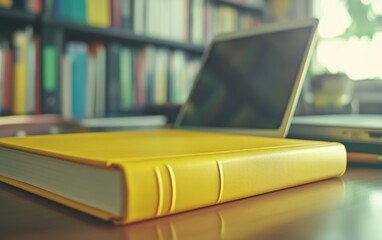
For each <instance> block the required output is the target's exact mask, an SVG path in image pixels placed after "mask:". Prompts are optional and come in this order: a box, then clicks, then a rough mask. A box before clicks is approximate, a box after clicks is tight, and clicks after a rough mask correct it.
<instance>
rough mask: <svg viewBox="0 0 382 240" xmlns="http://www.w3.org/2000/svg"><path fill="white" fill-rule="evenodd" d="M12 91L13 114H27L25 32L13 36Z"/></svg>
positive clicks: (26, 49) (26, 44) (26, 46)
mask: <svg viewBox="0 0 382 240" xmlns="http://www.w3.org/2000/svg"><path fill="white" fill-rule="evenodd" d="M14 47H15V48H14V51H15V52H14V54H15V64H14V89H13V91H14V92H13V102H14V105H13V113H14V114H26V113H27V62H28V60H27V58H28V41H27V34H26V32H23V31H20V32H16V33H15V35H14Z"/></svg>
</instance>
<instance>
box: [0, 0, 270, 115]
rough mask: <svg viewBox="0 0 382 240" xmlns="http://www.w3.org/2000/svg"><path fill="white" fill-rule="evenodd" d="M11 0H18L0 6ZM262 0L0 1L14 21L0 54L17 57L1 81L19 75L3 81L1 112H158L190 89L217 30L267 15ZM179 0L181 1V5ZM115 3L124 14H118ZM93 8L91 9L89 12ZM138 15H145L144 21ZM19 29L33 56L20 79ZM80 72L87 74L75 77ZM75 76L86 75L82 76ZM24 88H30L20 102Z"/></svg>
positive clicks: (1, 37) (1, 69)
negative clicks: (164, 13) (167, 12)
mask: <svg viewBox="0 0 382 240" xmlns="http://www.w3.org/2000/svg"><path fill="white" fill-rule="evenodd" d="M4 2H7V3H13V5H12V6H9V5H8V6H2V5H1V4H4ZM80 2H81V3H80ZM173 2H176V4H175V5H174V3H173ZM255 2H256V4H255ZM262 3H263V0H256V1H254V0H247V1H235V0H176V1H174V0H166V1H155V0H144V1H138V0H97V1H92V0H64V1H63V0H13V1H12V0H5V1H3V2H0V19H1V20H2V21H3V22H4V23H7V26H6V27H4V28H3V30H1V31H0V47H1V48H0V54H2V55H1V57H2V58H1V59H5V58H3V55H4V52H5V50H7V51H8V50H9V51H10V52H11V55H12V61H11V62H12V64H11V66H7V67H8V68H10V69H8V70H7V71H8V75H9V74H10V76H7V77H8V80H6V78H5V77H4V74H5V72H7V71H6V69H5V68H6V66H4V63H5V62H4V61H2V62H1V65H0V76H1V77H0V84H2V86H4V84H7V81H8V85H9V82H12V86H7V88H3V90H1V89H0V116H6V115H19V114H50V113H55V114H60V115H62V116H64V118H66V119H75V120H76V119H77V120H79V119H82V118H94V117H113V116H121V115H122V116H129V115H141V114H147V113H151V112H153V109H154V112H155V113H156V114H157V113H159V112H158V109H161V107H162V108H163V109H169V108H173V106H178V105H179V104H182V103H183V102H184V100H185V99H186V96H187V95H188V92H189V90H190V89H191V86H192V84H193V77H194V76H195V74H196V72H197V69H198V67H199V65H200V57H201V55H202V53H203V50H204V48H205V46H206V45H207V44H208V42H209V41H210V40H211V38H212V37H213V35H214V34H217V33H219V32H225V31H232V30H235V29H238V28H245V27H254V26H256V25H257V24H260V22H261V20H262V18H263V8H264V4H262ZM57 4H58V5H57ZM59 4H66V5H65V6H64V5H59ZM78 4H80V6H78ZM84 4H85V5H84ZM87 4H93V5H92V6H91V5H87ZM94 4H95V5H94ZM115 4H117V5H115ZM118 4H119V5H118ZM120 4H125V5H124V6H128V12H126V11H123V10H118V9H119V8H118V6H121V5H120ZM126 4H128V5H126ZM171 4H172V5H171ZM100 7H101V8H105V9H108V10H107V11H108V12H105V10H102V9H100ZM156 8H159V9H162V10H165V9H166V8H167V9H170V8H171V9H172V10H171V11H170V13H171V14H172V15H171V16H165V15H163V14H162V15H160V14H154V13H153V10H155V9H156ZM73 9H75V10H73ZM78 9H81V10H78ZM177 9H178V10H179V9H183V10H182V13H180V11H177ZM117 10H118V11H119V12H118V14H117V15H118V16H119V17H118V18H117V17H115V14H114V13H115V11H117ZM65 11H66V12H65ZM78 11H82V12H81V13H82V15H81V14H79V12H78ZM90 11H91V12H92V14H93V16H89V14H90V13H89V12H90ZM100 11H103V12H100ZM149 13H152V14H149ZM84 14H85V15H84ZM94 14H96V16H100V19H101V20H99V19H97V18H95V17H94ZM97 14H98V15H97ZM139 18H140V19H141V20H142V21H143V22H141V23H139ZM102 19H103V20H102ZM222 19H223V20H224V21H223V20H222ZM227 19H228V20H227ZM174 22H175V23H174ZM220 22H223V23H220ZM137 24H138V25H137ZM139 24H141V25H140V26H139ZM142 24H143V25H142ZM153 25H154V26H153ZM224 25H225V26H224ZM163 26H165V27H163ZM139 27H141V28H139ZM16 32H18V33H19V35H21V36H23V37H22V38H26V39H27V40H26V41H27V43H25V44H26V45H25V46H26V47H25V46H24V47H25V48H24V51H25V52H26V54H27V57H25V58H24V59H22V60H23V61H25V62H26V63H25V62H23V63H22V64H26V65H25V66H23V67H24V68H22V67H21V68H22V69H23V70H21V72H22V74H21V75H23V77H22V80H17V81H16V78H20V77H19V76H16V75H17V72H18V71H20V70H16V66H15V65H16V62H17V61H16V60H20V55H19V54H20V51H21V50H20V49H19V48H20V46H21V45H22V44H21V45H20V46H18V45H17V44H15V33H16ZM176 32H178V33H176ZM180 32H181V33H180ZM28 41H29V42H28ZM32 42H33V44H32ZM32 45H33V46H32ZM31 52H32V53H33V54H32V55H31ZM112 52H114V53H112ZM113 54H114V55H113ZM21 56H22V55H21ZM31 56H33V57H31ZM15 61H16V62H15ZM121 62H122V63H121ZM30 64H32V65H30ZM124 64H125V65H124ZM126 64H128V65H129V67H126V66H127V65H126ZM8 65H9V63H8ZM31 66H32V67H31ZM116 66H117V67H116ZM32 68H33V69H35V70H33V71H32ZM28 71H29V72H28ZM78 71H79V72H78ZM32 72H33V77H32V78H31V77H30V76H31V73H32ZM113 72H114V73H117V74H113ZM18 74H19V75H20V73H18ZM78 75H80V76H82V77H81V78H79V80H78V79H77V80H76V81H75V79H74V78H75V76H78ZM99 75H102V77H99ZM31 81H32V82H31ZM78 81H85V82H82V83H81V84H77V83H78ZM76 84H77V85H76ZM20 86H21V87H20ZM78 88H81V91H78ZM20 89H21V90H20ZM31 89H33V90H31ZM89 89H90V90H89ZM89 92H90V93H89ZM10 95H11V96H10ZM127 95H131V96H127ZM17 96H23V97H22V100H21V101H22V103H17V104H18V105H19V107H18V108H17V107H15V104H16V103H15V102H17V101H20V100H19V97H17ZM32 100H33V101H32ZM31 102H33V104H32V103H31ZM22 105H25V106H22ZM32 105H33V106H32ZM79 105H81V106H82V107H81V108H82V109H81V110H80V112H81V114H76V113H74V112H75V110H74V108H78V106H79ZM20 106H21V107H20ZM158 107H159V108H158ZM89 109H91V110H89Z"/></svg>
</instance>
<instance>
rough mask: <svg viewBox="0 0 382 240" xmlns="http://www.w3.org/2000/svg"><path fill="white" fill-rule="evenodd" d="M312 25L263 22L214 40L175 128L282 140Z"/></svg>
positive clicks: (309, 22)
mask: <svg viewBox="0 0 382 240" xmlns="http://www.w3.org/2000/svg"><path fill="white" fill-rule="evenodd" d="M317 24H318V21H317V20H315V19H311V20H305V21H298V22H289V23H286V22H283V23H273V24H264V25H263V26H259V27H256V28H255V29H252V30H245V31H241V32H235V33H230V34H223V35H220V36H218V37H216V38H215V39H214V40H213V41H212V43H211V44H210V46H209V48H208V50H207V51H206V52H205V54H204V56H203V61H202V65H201V68H200V71H199V73H198V75H197V76H196V81H195V84H194V87H193V89H192V91H191V93H190V96H189V98H188V100H187V101H186V103H185V104H184V105H183V107H182V108H181V110H180V112H179V114H178V116H177V120H176V122H175V126H174V127H175V128H178V129H190V130H206V131H221V132H225V133H235V134H246V135H257V136H268V137H285V136H286V134H287V132H288V129H289V126H290V122H291V118H292V116H293V112H294V109H295V106H296V104H297V99H298V97H299V94H300V91H301V85H302V80H303V79H304V75H305V72H306V69H307V63H308V60H309V59H310V55H311V52H312V48H311V46H312V44H313V42H314V40H315V35H316V34H315V33H316V28H317Z"/></svg>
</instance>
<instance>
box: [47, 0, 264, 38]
mask: <svg viewBox="0 0 382 240" xmlns="http://www.w3.org/2000/svg"><path fill="white" fill-rule="evenodd" d="M257 2H258V1H257ZM45 4H46V10H45V11H46V13H47V14H48V15H52V16H54V17H56V18H60V19H65V20H69V21H74V22H80V23H84V24H89V25H92V26H96V27H101V28H110V27H112V28H117V29H122V30H125V31H128V32H134V33H136V34H139V35H147V36H153V37H159V38H162V39H168V40H174V41H181V42H191V43H194V44H203V43H207V42H209V41H210V40H211V38H212V36H214V35H215V34H218V33H223V32H229V31H233V30H236V29H244V28H251V27H254V26H256V25H257V24H258V23H259V22H260V16H256V15H255V14H254V13H253V12H250V11H246V12H243V11H240V10H238V9H236V8H234V7H231V6H228V5H224V4H218V1H205V0H161V1H158V0H135V1H133V0H97V1H92V0H47V1H46V3H45ZM247 4H250V3H249V2H248V3H247ZM252 4H254V3H252Z"/></svg>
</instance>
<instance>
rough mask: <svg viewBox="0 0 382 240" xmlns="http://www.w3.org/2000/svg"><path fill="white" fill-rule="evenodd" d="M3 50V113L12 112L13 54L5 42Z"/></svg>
mask: <svg viewBox="0 0 382 240" xmlns="http://www.w3.org/2000/svg"><path fill="white" fill-rule="evenodd" d="M3 46H4V48H3V49H4V51H3V57H4V58H3V64H4V68H3V70H4V71H3V87H4V88H3V101H2V103H3V112H4V113H5V114H10V113H11V112H12V106H13V98H12V93H13V84H12V80H13V55H12V51H11V48H10V46H9V44H8V42H6V43H5V44H4V45H3Z"/></svg>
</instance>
